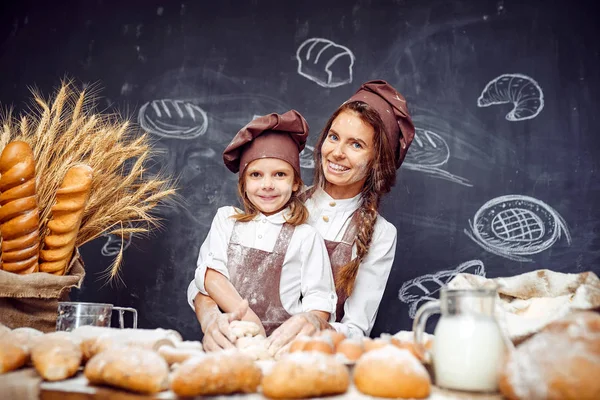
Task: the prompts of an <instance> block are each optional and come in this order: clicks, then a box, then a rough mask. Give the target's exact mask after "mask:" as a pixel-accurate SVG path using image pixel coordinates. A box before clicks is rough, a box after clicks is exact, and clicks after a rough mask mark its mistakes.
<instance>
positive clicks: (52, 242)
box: [40, 164, 92, 275]
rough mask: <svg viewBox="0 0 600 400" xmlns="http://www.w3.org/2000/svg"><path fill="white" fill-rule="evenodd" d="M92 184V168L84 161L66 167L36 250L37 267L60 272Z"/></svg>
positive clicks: (56, 273)
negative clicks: (39, 250) (42, 242)
mask: <svg viewBox="0 0 600 400" xmlns="http://www.w3.org/2000/svg"><path fill="white" fill-rule="evenodd" d="M91 187H92V168H91V167H89V166H88V165H85V164H79V165H75V166H73V167H71V168H69V170H68V171H67V173H66V174H65V177H64V178H63V181H62V183H61V186H60V188H59V189H58V190H57V191H56V204H55V205H53V206H52V209H51V210H52V218H51V219H50V221H49V222H48V233H47V234H46V237H45V238H44V248H43V250H42V251H41V252H40V259H41V264H40V271H42V272H48V273H52V274H55V275H64V274H65V272H66V271H65V270H66V268H67V265H68V263H69V260H70V259H71V256H72V254H73V250H75V242H76V240H77V234H78V233H79V227H80V225H81V218H82V217H83V211H84V210H85V205H86V203H87V200H88V198H89V195H90V188H91Z"/></svg>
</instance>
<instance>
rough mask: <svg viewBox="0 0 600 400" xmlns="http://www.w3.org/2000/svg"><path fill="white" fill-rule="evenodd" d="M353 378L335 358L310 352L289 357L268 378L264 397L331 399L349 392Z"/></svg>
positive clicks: (274, 367)
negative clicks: (322, 397)
mask: <svg viewBox="0 0 600 400" xmlns="http://www.w3.org/2000/svg"><path fill="white" fill-rule="evenodd" d="M349 385H350V375H349V373H348V369H347V368H346V366H345V365H344V364H342V363H341V362H339V361H337V360H336V359H335V358H334V357H333V356H331V355H327V354H323V353H319V352H314V351H309V352H305V351H302V352H295V353H290V354H286V355H285V356H283V357H282V358H281V360H279V361H278V362H277V363H276V364H275V365H274V366H273V368H272V369H271V370H270V371H269V372H268V373H267V374H265V377H264V378H263V381H262V391H263V394H264V395H265V396H267V397H270V398H275V399H301V398H308V397H320V396H330V395H334V394H341V393H344V392H346V390H348V386H349Z"/></svg>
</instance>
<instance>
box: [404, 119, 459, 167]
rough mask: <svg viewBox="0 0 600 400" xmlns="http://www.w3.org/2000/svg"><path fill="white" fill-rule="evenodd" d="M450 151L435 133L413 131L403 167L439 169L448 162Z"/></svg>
mask: <svg viewBox="0 0 600 400" xmlns="http://www.w3.org/2000/svg"><path fill="white" fill-rule="evenodd" d="M449 158H450V149H449V148H448V144H447V143H446V141H445V140H444V139H443V138H442V137H441V136H440V135H438V134H437V133H435V132H432V131H428V130H425V129H421V128H416V129H415V137H414V140H413V143H412V146H410V149H409V150H408V153H407V154H406V158H405V159H404V165H407V164H408V165H413V166H421V167H440V166H442V165H444V164H446V163H447V162H448V159H449Z"/></svg>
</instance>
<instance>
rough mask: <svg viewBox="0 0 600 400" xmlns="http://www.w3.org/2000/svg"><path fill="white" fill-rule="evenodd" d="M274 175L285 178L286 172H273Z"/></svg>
mask: <svg viewBox="0 0 600 400" xmlns="http://www.w3.org/2000/svg"><path fill="white" fill-rule="evenodd" d="M275 176H276V177H278V178H285V176H286V173H285V172H277V173H276V174H275Z"/></svg>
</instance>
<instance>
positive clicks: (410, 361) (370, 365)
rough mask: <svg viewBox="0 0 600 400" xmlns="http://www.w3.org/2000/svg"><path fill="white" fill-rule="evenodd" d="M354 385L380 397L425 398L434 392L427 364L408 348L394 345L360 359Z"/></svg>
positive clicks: (360, 389) (355, 372)
mask: <svg viewBox="0 0 600 400" xmlns="http://www.w3.org/2000/svg"><path fill="white" fill-rule="evenodd" d="M354 384H355V386H356V388H357V389H358V390H359V391H361V392H362V393H364V394H367V395H370V396H376V397H387V398H396V397H402V398H415V399H423V398H426V397H428V396H429V393H430V391H431V380H430V378H429V374H428V373H427V370H425V367H423V365H422V364H421V363H420V362H419V360H417V359H416V358H415V357H414V356H413V355H412V354H411V353H410V352H409V351H408V350H403V349H398V348H397V347H395V346H392V345H388V346H386V347H382V348H380V349H376V350H372V351H370V352H368V353H365V354H364V355H363V356H362V357H361V358H360V359H359V360H358V361H357V362H356V365H355V366H354Z"/></svg>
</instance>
